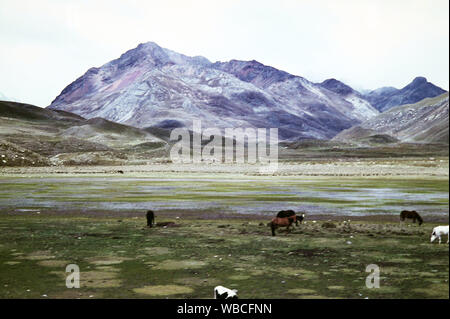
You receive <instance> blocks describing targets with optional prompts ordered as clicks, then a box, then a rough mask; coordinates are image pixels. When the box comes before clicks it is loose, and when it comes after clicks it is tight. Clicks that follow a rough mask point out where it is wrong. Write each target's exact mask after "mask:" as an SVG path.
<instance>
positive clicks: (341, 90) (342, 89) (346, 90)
mask: <svg viewBox="0 0 450 319" xmlns="http://www.w3.org/2000/svg"><path fill="white" fill-rule="evenodd" d="M320 86H322V87H324V88H326V89H327V90H330V91H333V92H334V93H337V94H340V95H348V94H350V93H356V91H355V90H353V89H352V88H351V87H349V86H348V85H347V84H345V83H342V82H341V81H338V80H336V79H328V80H325V81H323V82H322V83H320Z"/></svg>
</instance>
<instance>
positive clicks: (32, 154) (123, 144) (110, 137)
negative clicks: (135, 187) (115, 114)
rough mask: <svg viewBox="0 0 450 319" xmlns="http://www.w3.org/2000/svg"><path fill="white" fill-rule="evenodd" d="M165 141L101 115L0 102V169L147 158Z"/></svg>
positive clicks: (104, 162) (163, 147) (116, 162)
mask: <svg viewBox="0 0 450 319" xmlns="http://www.w3.org/2000/svg"><path fill="white" fill-rule="evenodd" d="M166 145H167V143H165V142H164V141H163V140H161V139H159V138H157V137H155V136H154V135H152V134H150V133H148V132H146V131H143V130H140V129H137V128H134V127H130V126H126V125H122V124H117V123H114V122H111V121H107V120H105V119H102V118H92V119H89V120H86V119H84V118H83V117H81V116H79V115H76V114H73V113H69V112H66V111H60V110H49V109H43V108H40V107H37V106H33V105H28V104H21V103H15V102H5V101H0V157H1V158H0V167H1V166H22V165H50V164H83V165H85V164H118V163H120V162H122V161H125V160H133V159H139V158H141V159H142V160H148V161H151V160H153V159H154V157H157V156H160V155H158V154H159V153H161V152H162V151H163V150H164V149H165V147H166ZM137 149H138V151H133V150H137Z"/></svg>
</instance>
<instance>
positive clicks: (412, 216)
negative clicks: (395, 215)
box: [400, 210, 423, 226]
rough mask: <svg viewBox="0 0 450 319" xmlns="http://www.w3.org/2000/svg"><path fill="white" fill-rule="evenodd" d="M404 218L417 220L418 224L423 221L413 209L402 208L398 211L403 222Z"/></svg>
mask: <svg viewBox="0 0 450 319" xmlns="http://www.w3.org/2000/svg"><path fill="white" fill-rule="evenodd" d="M406 218H408V219H412V220H413V223H415V222H416V220H417V221H418V222H419V226H420V225H422V223H423V219H422V217H420V215H419V214H418V213H417V212H416V211H415V210H402V212H401V213H400V221H402V222H404V221H405V219H406Z"/></svg>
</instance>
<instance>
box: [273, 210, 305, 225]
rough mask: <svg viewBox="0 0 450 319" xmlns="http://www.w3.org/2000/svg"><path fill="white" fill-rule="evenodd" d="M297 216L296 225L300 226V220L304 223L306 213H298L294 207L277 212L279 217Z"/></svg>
mask: <svg viewBox="0 0 450 319" xmlns="http://www.w3.org/2000/svg"><path fill="white" fill-rule="evenodd" d="M291 216H295V225H296V226H298V222H300V224H301V223H302V221H303V219H305V214H303V213H302V214H301V215H296V213H295V212H294V211H293V210H292V209H288V210H280V211H279V212H278V214H277V217H281V218H283V217H291Z"/></svg>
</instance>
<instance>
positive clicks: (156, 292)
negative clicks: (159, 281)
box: [133, 285, 194, 297]
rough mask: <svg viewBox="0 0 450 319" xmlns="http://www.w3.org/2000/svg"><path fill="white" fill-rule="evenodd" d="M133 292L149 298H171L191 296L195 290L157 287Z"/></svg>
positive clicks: (173, 286) (169, 286)
mask: <svg viewBox="0 0 450 319" xmlns="http://www.w3.org/2000/svg"><path fill="white" fill-rule="evenodd" d="M133 291H134V292H135V293H137V294H143V295H149V296H155V297H157V296H168V295H169V296H170V295H179V294H190V293H192V292H194V290H193V289H192V288H190V287H186V286H179V285H156V286H144V287H142V288H135V289H133Z"/></svg>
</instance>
